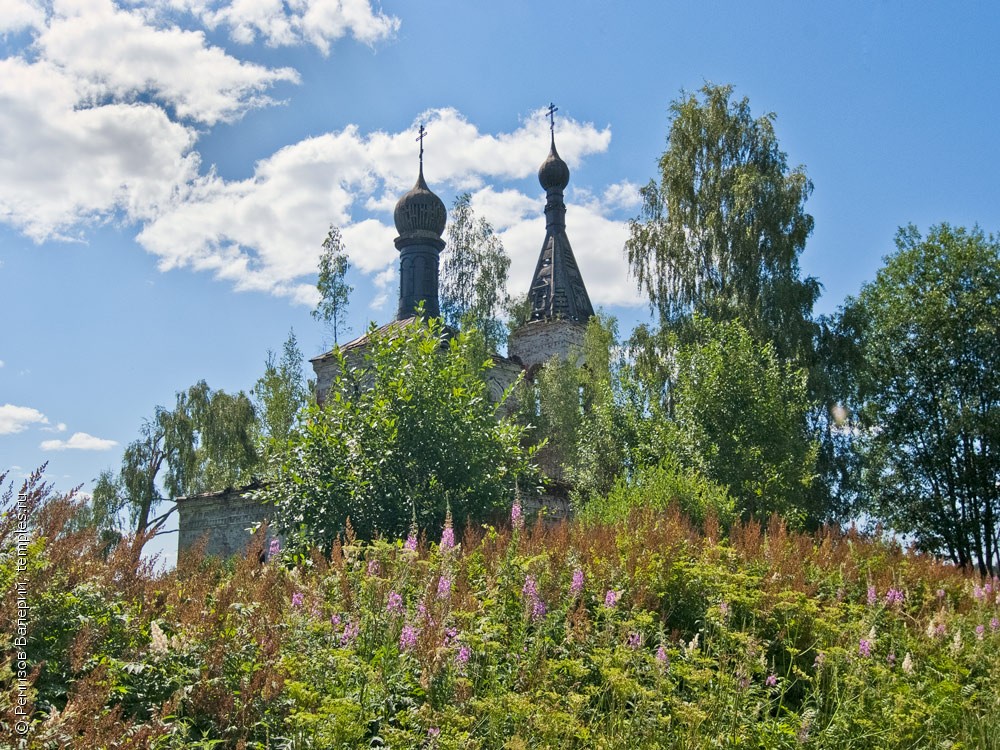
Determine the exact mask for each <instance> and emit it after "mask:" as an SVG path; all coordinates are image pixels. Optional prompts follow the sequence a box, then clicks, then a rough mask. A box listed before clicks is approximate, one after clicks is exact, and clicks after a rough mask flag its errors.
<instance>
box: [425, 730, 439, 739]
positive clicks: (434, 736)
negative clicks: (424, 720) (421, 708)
mask: <svg viewBox="0 0 1000 750" xmlns="http://www.w3.org/2000/svg"><path fill="white" fill-rule="evenodd" d="M440 736H441V730H440V729H439V728H438V727H431V728H430V729H428V730H427V737H428V738H430V739H432V740H436V739H437V738H438V737H440Z"/></svg>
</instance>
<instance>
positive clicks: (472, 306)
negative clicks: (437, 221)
mask: <svg viewBox="0 0 1000 750" xmlns="http://www.w3.org/2000/svg"><path fill="white" fill-rule="evenodd" d="M471 200H472V197H471V196H470V195H469V194H468V193H463V194H462V195H460V196H458V197H457V198H456V199H455V204H454V205H453V206H452V209H451V221H450V223H449V224H448V244H447V245H446V246H445V250H444V257H443V262H442V268H441V314H442V316H443V317H444V320H445V322H446V323H447V324H448V325H450V326H453V327H455V328H466V327H469V326H471V327H474V328H477V329H478V330H479V331H481V332H482V334H483V337H484V339H485V340H486V344H487V346H488V347H489V348H490V350H491V351H497V349H498V348H499V346H500V343H501V342H502V341H503V338H504V325H503V321H502V316H503V315H504V313H505V312H506V311H507V309H508V307H509V304H510V300H509V297H508V295H507V273H508V271H509V270H510V257H509V256H508V255H507V252H506V251H505V250H504V248H503V242H501V240H500V238H499V237H497V235H496V234H495V233H494V231H493V227H492V225H491V224H490V223H489V222H488V221H486V219H484V218H482V217H477V216H476V215H475V212H474V211H473V210H472V205H471Z"/></svg>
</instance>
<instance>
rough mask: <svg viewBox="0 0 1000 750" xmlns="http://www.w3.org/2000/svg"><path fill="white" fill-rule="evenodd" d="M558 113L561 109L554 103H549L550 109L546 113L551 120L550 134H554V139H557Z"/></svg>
mask: <svg viewBox="0 0 1000 750" xmlns="http://www.w3.org/2000/svg"><path fill="white" fill-rule="evenodd" d="M558 111H559V107H557V106H556V105H555V104H553V103H552V102H549V109H548V111H547V112H546V113H545V116H546V117H548V118H549V132H550V133H552V136H553V137H555V134H556V112H558Z"/></svg>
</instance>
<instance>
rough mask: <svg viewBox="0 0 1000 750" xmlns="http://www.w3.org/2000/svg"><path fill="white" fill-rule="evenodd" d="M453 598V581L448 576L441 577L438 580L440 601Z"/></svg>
mask: <svg viewBox="0 0 1000 750" xmlns="http://www.w3.org/2000/svg"><path fill="white" fill-rule="evenodd" d="M449 596H451V579H450V578H448V576H441V577H440V578H439V579H438V599H447V598H448V597H449Z"/></svg>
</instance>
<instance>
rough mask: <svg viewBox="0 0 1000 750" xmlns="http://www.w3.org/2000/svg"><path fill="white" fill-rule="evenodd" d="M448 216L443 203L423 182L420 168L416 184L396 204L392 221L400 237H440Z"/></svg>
mask: <svg viewBox="0 0 1000 750" xmlns="http://www.w3.org/2000/svg"><path fill="white" fill-rule="evenodd" d="M447 218H448V215H447V212H446V211H445V208H444V203H443V202H442V201H441V199H440V198H438V197H437V196H436V195H434V193H432V192H431V190H430V188H429V187H427V183H426V182H424V170H423V167H421V168H420V176H419V177H417V184H416V185H414V186H413V189H412V190H410V192H408V193H407V194H406V195H404V196H403V197H402V198H400V199H399V202H398V203H396V210H395V211H393V212H392V219H393V221H394V222H395V223H396V231H397V232H399V235H400V237H403V236H406V235H412V234H416V233H421V234H423V233H426V232H430V233H432V234H434V235H435V236H437V237H440V236H441V235H442V233H443V232H444V225H445V222H446V221H447Z"/></svg>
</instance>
